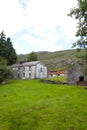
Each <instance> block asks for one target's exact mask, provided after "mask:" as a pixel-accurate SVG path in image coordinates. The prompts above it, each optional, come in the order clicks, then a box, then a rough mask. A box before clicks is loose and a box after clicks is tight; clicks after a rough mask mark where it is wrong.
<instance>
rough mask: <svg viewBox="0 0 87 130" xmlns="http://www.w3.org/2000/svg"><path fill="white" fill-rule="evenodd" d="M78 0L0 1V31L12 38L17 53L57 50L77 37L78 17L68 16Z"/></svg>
mask: <svg viewBox="0 0 87 130" xmlns="http://www.w3.org/2000/svg"><path fill="white" fill-rule="evenodd" d="M75 5H76V0H73V1H70V0H61V1H60V0H6V1H5V0H3V1H0V31H2V30H4V31H5V34H6V35H7V36H10V37H11V38H12V42H13V45H14V47H15V49H16V51H17V53H29V52H30V51H42V50H48V51H57V50H63V49H67V48H70V46H71V44H72V42H73V41H75V40H76V38H75V32H76V21H75V20H73V19H71V18H70V17H68V16H67V14H68V13H69V10H70V8H71V7H73V6H75Z"/></svg>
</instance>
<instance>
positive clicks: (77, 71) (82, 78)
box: [68, 64, 87, 84]
mask: <svg viewBox="0 0 87 130" xmlns="http://www.w3.org/2000/svg"><path fill="white" fill-rule="evenodd" d="M68 82H69V83H70V84H78V83H82V82H83V83H84V82H87V76H86V75H85V69H84V67H83V66H82V65H79V64H73V65H72V66H71V67H70V68H69V70H68Z"/></svg>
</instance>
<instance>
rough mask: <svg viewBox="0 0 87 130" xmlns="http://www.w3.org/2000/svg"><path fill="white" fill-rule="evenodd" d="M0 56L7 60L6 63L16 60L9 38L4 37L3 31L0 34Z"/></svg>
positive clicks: (12, 62)
mask: <svg viewBox="0 0 87 130" xmlns="http://www.w3.org/2000/svg"><path fill="white" fill-rule="evenodd" d="M0 56H1V57H3V58H5V59H6V60H7V64H8V65H12V64H14V63H15V62H16V61H17V54H16V52H15V49H14V48H13V45H12V42H11V39H10V38H9V37H8V38H7V39H6V37H5V34H4V32H3V31H2V32H1V34H0Z"/></svg>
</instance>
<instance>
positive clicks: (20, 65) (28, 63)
mask: <svg viewBox="0 0 87 130" xmlns="http://www.w3.org/2000/svg"><path fill="white" fill-rule="evenodd" d="M38 63H40V61H32V62H25V63H21V64H19V63H18V64H13V65H12V66H11V67H12V68H16V67H22V66H23V67H24V66H35V65H37V64H38Z"/></svg>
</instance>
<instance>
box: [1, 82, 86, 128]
mask: <svg viewBox="0 0 87 130" xmlns="http://www.w3.org/2000/svg"><path fill="white" fill-rule="evenodd" d="M0 130H87V90H86V89H84V88H83V87H81V86H75V85H56V84H55V85H52V84H46V83H41V82H40V81H39V80H30V81H29V80H14V81H11V83H9V84H7V85H0Z"/></svg>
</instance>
